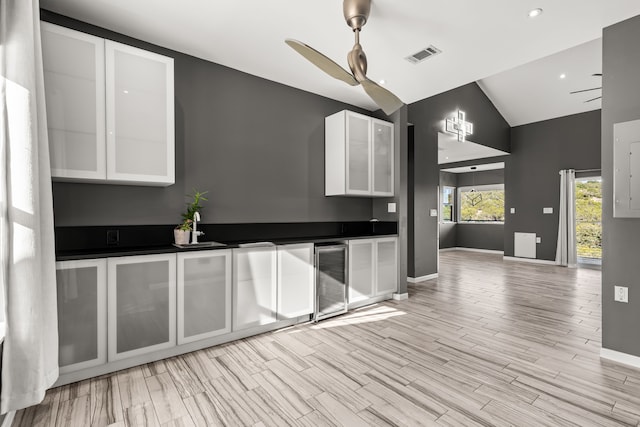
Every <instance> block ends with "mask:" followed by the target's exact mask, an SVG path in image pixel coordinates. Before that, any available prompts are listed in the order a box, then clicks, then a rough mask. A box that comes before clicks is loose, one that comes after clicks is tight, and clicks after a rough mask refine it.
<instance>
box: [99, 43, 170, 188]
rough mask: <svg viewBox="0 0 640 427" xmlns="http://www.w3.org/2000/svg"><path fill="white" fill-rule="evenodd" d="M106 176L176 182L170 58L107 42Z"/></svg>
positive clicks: (118, 179)
mask: <svg viewBox="0 0 640 427" xmlns="http://www.w3.org/2000/svg"><path fill="white" fill-rule="evenodd" d="M105 50H106V87H107V179H109V180H111V181H112V182H113V181H115V182H124V183H132V182H133V183H135V182H139V183H140V184H146V185H158V186H167V185H171V184H173V183H174V182H175V160H174V139H175V132H174V107H173V58H168V57H166V56H162V55H158V54H155V53H152V52H148V51H145V50H142V49H137V48H134V47H131V46H126V45H123V44H120V43H116V42H113V41H110V40H107V41H106V44H105Z"/></svg>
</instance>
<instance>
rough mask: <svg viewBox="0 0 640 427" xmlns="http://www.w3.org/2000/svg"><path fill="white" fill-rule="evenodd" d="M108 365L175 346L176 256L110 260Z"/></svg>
mask: <svg viewBox="0 0 640 427" xmlns="http://www.w3.org/2000/svg"><path fill="white" fill-rule="evenodd" d="M107 264H108V273H107V278H108V319H109V324H108V336H109V340H108V342H109V347H108V348H109V361H113V360H120V359H124V358H127V357H132V356H138V355H141V354H145V353H150V352H153V351H156V350H161V349H166V348H170V347H173V346H175V345H176V254H175V253H172V254H162V255H139V256H127V257H120V258H109V259H108V262H107Z"/></svg>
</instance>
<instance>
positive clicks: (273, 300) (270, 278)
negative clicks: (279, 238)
mask: <svg viewBox="0 0 640 427" xmlns="http://www.w3.org/2000/svg"><path fill="white" fill-rule="evenodd" d="M276 269H277V266H276V248H275V246H270V247H254V248H240V249H233V309H232V312H233V321H232V330H233V331H239V330H243V329H247V328H251V327H254V326H260V325H266V324H269V323H273V322H275V321H276V320H277V315H276V308H277V284H276Z"/></svg>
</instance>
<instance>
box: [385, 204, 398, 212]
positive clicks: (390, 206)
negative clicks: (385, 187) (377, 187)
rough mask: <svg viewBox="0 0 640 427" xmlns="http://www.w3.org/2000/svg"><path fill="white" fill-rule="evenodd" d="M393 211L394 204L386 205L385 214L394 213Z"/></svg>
mask: <svg viewBox="0 0 640 427" xmlns="http://www.w3.org/2000/svg"><path fill="white" fill-rule="evenodd" d="M395 211H396V204H395V203H387V212H389V213H395Z"/></svg>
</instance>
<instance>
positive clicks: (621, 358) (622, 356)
mask: <svg viewBox="0 0 640 427" xmlns="http://www.w3.org/2000/svg"><path fill="white" fill-rule="evenodd" d="M600 358H602V359H607V360H611V361H613V362H617V363H622V364H623V365H628V366H633V367H634V368H640V357H638V356H634V355H631V354H627V353H621V352H619V351H615V350H609V349H608V348H601V349H600Z"/></svg>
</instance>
